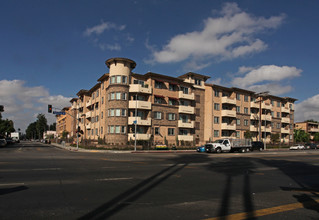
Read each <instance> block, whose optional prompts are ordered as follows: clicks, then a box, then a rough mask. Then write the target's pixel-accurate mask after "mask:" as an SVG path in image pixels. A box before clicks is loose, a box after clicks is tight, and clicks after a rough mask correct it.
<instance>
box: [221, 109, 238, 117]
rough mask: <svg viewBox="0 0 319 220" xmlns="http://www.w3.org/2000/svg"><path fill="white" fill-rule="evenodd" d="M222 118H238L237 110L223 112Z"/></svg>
mask: <svg viewBox="0 0 319 220" xmlns="http://www.w3.org/2000/svg"><path fill="white" fill-rule="evenodd" d="M222 117H232V118H236V111H235V110H222Z"/></svg>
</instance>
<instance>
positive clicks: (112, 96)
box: [110, 92, 115, 100]
mask: <svg viewBox="0 0 319 220" xmlns="http://www.w3.org/2000/svg"><path fill="white" fill-rule="evenodd" d="M114 99H115V93H114V92H111V98H110V100H114Z"/></svg>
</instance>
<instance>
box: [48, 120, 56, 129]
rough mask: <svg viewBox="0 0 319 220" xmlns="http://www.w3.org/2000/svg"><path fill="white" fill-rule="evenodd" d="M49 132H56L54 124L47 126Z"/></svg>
mask: <svg viewBox="0 0 319 220" xmlns="http://www.w3.org/2000/svg"><path fill="white" fill-rule="evenodd" d="M49 130H50V131H56V123H55V122H54V123H53V124H52V125H50V126H49Z"/></svg>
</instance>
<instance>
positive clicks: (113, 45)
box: [98, 43, 121, 51]
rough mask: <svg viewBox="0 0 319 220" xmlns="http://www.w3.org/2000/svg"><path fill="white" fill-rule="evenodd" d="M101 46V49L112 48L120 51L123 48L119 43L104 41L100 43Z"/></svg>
mask: <svg viewBox="0 0 319 220" xmlns="http://www.w3.org/2000/svg"><path fill="white" fill-rule="evenodd" d="M98 45H99V48H100V49H101V50H103V51H104V50H111V51H120V50H121V46H120V45H119V44H104V43H100V44H98Z"/></svg>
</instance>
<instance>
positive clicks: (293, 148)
mask: <svg viewBox="0 0 319 220" xmlns="http://www.w3.org/2000/svg"><path fill="white" fill-rule="evenodd" d="M305 149H306V148H305V146H303V145H301V144H295V145H293V146H291V147H290V148H289V150H305Z"/></svg>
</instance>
